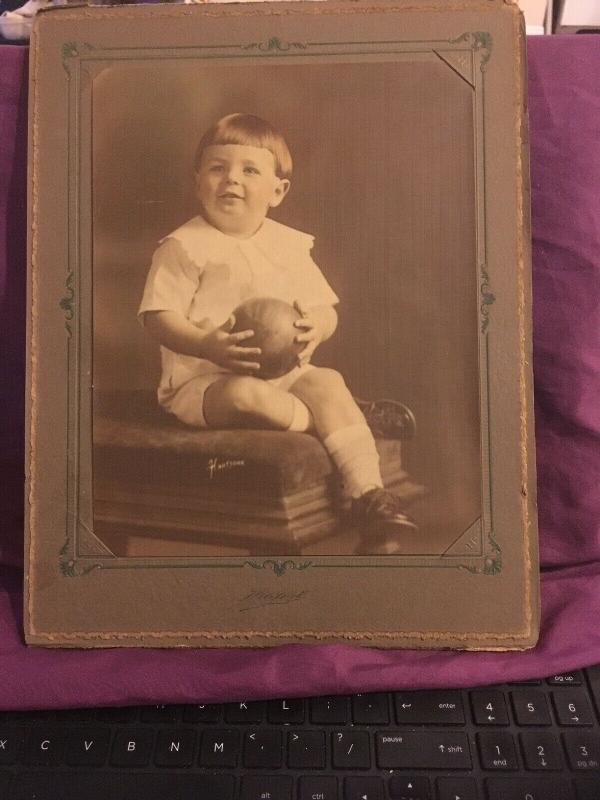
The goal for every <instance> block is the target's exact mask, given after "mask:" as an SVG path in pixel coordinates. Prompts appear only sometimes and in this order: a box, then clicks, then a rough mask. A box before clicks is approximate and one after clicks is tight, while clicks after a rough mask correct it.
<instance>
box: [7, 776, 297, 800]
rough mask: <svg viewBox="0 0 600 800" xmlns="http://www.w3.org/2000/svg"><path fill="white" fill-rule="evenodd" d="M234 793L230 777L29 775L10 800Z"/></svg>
mask: <svg viewBox="0 0 600 800" xmlns="http://www.w3.org/2000/svg"><path fill="white" fill-rule="evenodd" d="M234 790H235V781H234V779H233V778H232V777H231V776H229V775H177V774H176V773H166V774H165V773H156V772H155V773H140V772H129V773H128V772H107V773H106V774H104V775H102V778H101V779H100V778H99V774H98V772H97V770H93V771H90V772H84V771H82V770H77V772H71V773H68V772H65V773H62V772H58V771H55V772H31V773H28V774H26V775H21V776H19V777H17V778H16V779H15V781H14V784H13V787H12V789H11V797H10V800H34V799H35V800H108V799H109V798H110V800H165V798H168V799H169V800H175V798H176V800H199V798H202V800H204V799H205V798H206V800H208V798H210V800H234ZM273 800H274V798H273ZM286 800H288V799H287V798H286Z"/></svg>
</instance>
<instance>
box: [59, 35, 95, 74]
mask: <svg viewBox="0 0 600 800" xmlns="http://www.w3.org/2000/svg"><path fill="white" fill-rule="evenodd" d="M81 49H83V50H86V51H87V52H89V51H90V50H93V49H94V48H93V47H92V45H91V44H88V43H87V42H85V43H84V44H82V45H80V44H78V42H65V43H64V44H63V46H62V63H63V69H64V71H65V72H66V73H67V75H68V76H69V77H70V76H71V68H70V66H69V59H71V58H78V57H79V56H80V55H81V52H80V50H81Z"/></svg>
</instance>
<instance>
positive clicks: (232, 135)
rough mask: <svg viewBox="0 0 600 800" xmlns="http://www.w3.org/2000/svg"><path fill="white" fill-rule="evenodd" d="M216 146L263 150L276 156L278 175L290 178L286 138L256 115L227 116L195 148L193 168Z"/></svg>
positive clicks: (208, 131) (290, 170)
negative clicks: (227, 145) (231, 145)
mask: <svg viewBox="0 0 600 800" xmlns="http://www.w3.org/2000/svg"><path fill="white" fill-rule="evenodd" d="M213 144H243V145H250V146H251V147H264V148H265V149H266V150H269V151H270V152H271V153H273V157H274V159H275V173H276V175H277V177H279V178H291V176H292V156H291V155H290V151H289V149H288V146H287V144H286V142H285V139H284V138H283V136H282V135H281V134H280V133H279V131H277V130H276V129H275V128H274V127H273V126H272V125H271V124H270V123H268V122H266V120H264V119H261V118H260V117H255V116H254V115H253V114H228V115H227V116H226V117H222V118H221V119H220V120H219V121H218V122H215V124H214V125H213V126H212V127H210V128H209V129H208V130H207V131H206V133H205V134H204V136H203V137H202V138H201V139H200V143H199V144H198V147H197V149H196V157H195V158H194V169H195V170H198V168H199V166H200V161H201V159H202V153H203V152H204V150H205V149H206V148H207V147H210V145H213Z"/></svg>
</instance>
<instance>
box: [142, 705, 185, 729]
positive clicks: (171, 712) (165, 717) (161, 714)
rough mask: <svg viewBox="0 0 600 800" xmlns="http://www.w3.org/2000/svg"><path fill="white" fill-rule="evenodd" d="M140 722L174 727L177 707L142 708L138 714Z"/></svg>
mask: <svg viewBox="0 0 600 800" xmlns="http://www.w3.org/2000/svg"><path fill="white" fill-rule="evenodd" d="M140 721H141V722H150V723H153V724H161V723H166V724H167V725H174V724H175V723H176V722H177V706H164V705H160V706H144V708H142V710H141V712H140Z"/></svg>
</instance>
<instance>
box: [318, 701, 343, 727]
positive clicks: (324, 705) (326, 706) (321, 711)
mask: <svg viewBox="0 0 600 800" xmlns="http://www.w3.org/2000/svg"><path fill="white" fill-rule="evenodd" d="M310 718H311V721H312V722H313V724H315V725H345V724H346V722H347V721H348V698H347V697H346V696H345V695H338V696H333V697H313V698H312V699H311V701H310Z"/></svg>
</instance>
